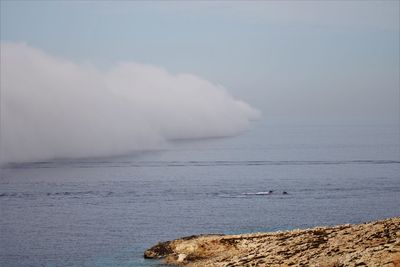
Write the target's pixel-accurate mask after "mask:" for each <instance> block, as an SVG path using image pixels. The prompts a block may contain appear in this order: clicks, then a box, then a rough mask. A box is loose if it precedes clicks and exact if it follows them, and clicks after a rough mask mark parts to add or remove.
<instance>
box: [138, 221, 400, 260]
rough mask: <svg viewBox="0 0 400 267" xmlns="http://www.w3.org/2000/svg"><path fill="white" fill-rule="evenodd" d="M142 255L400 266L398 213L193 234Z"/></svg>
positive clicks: (182, 258) (179, 258)
mask: <svg viewBox="0 0 400 267" xmlns="http://www.w3.org/2000/svg"><path fill="white" fill-rule="evenodd" d="M144 256H145V258H165V261H166V263H168V264H173V265H179V266H191V267H200V266H201V267H203V266H204V267H207V266H261V267H262V266H321V267H339V266H387V267H400V217H396V218H391V219H386V220H381V221H376V222H372V223H366V224H359V225H349V224H347V225H341V226H336V227H316V228H313V229H305V230H293V231H286V232H282V231H279V232H275V233H255V234H244V235H200V236H190V237H185V238H181V239H177V240H173V241H167V242H161V243H158V244H157V245H155V246H154V247H152V248H150V249H148V250H146V252H145V253H144Z"/></svg>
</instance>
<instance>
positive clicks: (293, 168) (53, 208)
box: [0, 122, 400, 267]
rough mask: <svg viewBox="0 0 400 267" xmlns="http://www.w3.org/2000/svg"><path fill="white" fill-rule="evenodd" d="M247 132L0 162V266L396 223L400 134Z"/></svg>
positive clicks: (115, 261) (110, 260) (97, 262)
mask: <svg viewBox="0 0 400 267" xmlns="http://www.w3.org/2000/svg"><path fill="white" fill-rule="evenodd" d="M252 128H253V129H252V130H250V131H249V132H246V133H244V134H243V135H241V136H238V137H231V138H218V139H207V140H196V141H189V140H188V141H176V142H174V143H172V144H170V145H168V146H166V147H164V148H163V149H160V150H158V151H149V152H142V153H132V154H131V155H127V156H121V157H112V158H95V159H80V160H56V161H49V162H36V163H24V164H9V165H6V166H3V167H2V169H1V179H0V204H1V218H0V226H1V236H0V245H1V247H0V266H18V267H22V266H155V265H157V264H158V262H155V261H150V260H144V259H143V258H142V254H143V251H144V250H145V249H146V248H148V247H150V246H152V245H154V244H155V243H157V242H158V241H161V240H169V239H173V238H178V237H181V236H186V235H192V234H199V233H242V232H253V231H272V230H278V229H293V228H305V227H310V226H315V225H334V224H342V223H359V222H365V221H369V220H375V219H381V218H386V217H392V216H399V215H400V145H399V142H400V133H399V127H398V126H396V125H375V126H374V125H369V126H365V125H364V126H316V125H308V126H304V125H297V126H294V125H269V124H265V123H262V122H258V123H254V124H253V125H252ZM269 190H274V192H273V193H272V194H268V195H262V194H261V195H260V194H257V192H267V191H269ZM282 191H287V192H288V194H287V195H282Z"/></svg>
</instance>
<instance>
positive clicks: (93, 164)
mask: <svg viewBox="0 0 400 267" xmlns="http://www.w3.org/2000/svg"><path fill="white" fill-rule="evenodd" d="M381 164H400V161H398V160H376V159H374V160H328V161H316V160H285V161H265V160H252V161H105V160H101V161H83V162H81V161H41V162H31V163H8V164H5V165H3V166H2V169H20V168H22V169H25V168H26V169H30V168H32V169H36V168H57V167H73V168H98V167H107V168H113V167H115V168H118V167H132V168H151V167H214V166H296V165H305V166H307V165H381Z"/></svg>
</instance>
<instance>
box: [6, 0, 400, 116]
mask: <svg viewBox="0 0 400 267" xmlns="http://www.w3.org/2000/svg"><path fill="white" fill-rule="evenodd" d="M399 3H400V2H399V1H383V2H382V1H376V2H375V1H329V2H326V1H310V2H307V1H293V2H292V1H283V2H279V1H276V2H274V1H266V2H228V1H221V2H217V3H213V2H202V1H201V2H185V3H183V2H161V1H153V2H135V1H70V2H67V1H65V2H63V1H1V40H2V41H12V42H25V43H27V44H28V45H30V46H33V47H36V48H39V49H42V50H44V51H46V52H48V53H50V54H53V55H56V56H60V57H64V58H67V59H69V60H73V61H76V62H91V63H94V64H96V65H98V66H99V67H101V68H108V67H110V66H111V65H112V64H115V62H118V61H135V62H141V63H150V64H153V65H156V66H161V67H163V68H165V69H167V70H168V71H170V72H172V73H180V72H185V73H193V74H196V75H199V76H201V77H203V78H205V79H208V80H210V81H212V82H214V83H218V84H222V85H223V86H225V87H226V88H228V90H229V91H231V92H232V93H233V94H234V95H236V96H238V97H240V98H242V99H244V100H246V101H248V102H249V103H250V104H252V105H253V106H255V107H257V108H259V109H260V110H261V111H262V112H263V117H264V118H266V119H270V120H280V119H283V120H290V121H296V122H304V121H305V122H314V121H332V122H339V123H340V122H347V121H357V122H398V121H399V115H398V112H399V101H400V98H399V83H400V82H399V74H398V73H399V69H400V67H399V64H400V63H399V61H400V55H399V24H400V22H399V13H400V4H399Z"/></svg>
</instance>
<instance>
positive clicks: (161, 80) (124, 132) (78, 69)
mask: <svg viewBox="0 0 400 267" xmlns="http://www.w3.org/2000/svg"><path fill="white" fill-rule="evenodd" d="M258 116H259V112H258V111H257V110H256V109H254V108H252V107H251V106H249V105H248V104H247V103H245V102H243V101H241V100H238V99H235V98H234V97H233V96H231V95H230V94H229V93H228V92H227V90H226V89H225V88H224V87H222V86H221V85H216V84H213V83H211V82H209V81H207V80H204V79H202V78H200V77H197V76H195V75H192V74H186V73H181V74H176V75H174V74H171V73H168V72H167V71H166V70H164V69H162V68H160V67H156V66H151V65H146V64H138V63H134V62H120V63H117V64H116V65H114V66H113V67H111V68H110V69H108V70H106V71H103V70H99V69H98V68H96V67H95V66H93V65H91V64H77V63H74V62H71V61H68V60H65V59H62V58H58V57H55V56H52V55H48V54H46V53H45V52H43V51H40V50H38V49H35V48H32V47H30V46H28V45H26V44H22V43H2V44H1V144H0V145H1V147H0V149H1V161H2V162H18V161H36V160H45V159H53V158H71V157H91V156H106V155H118V154H123V153H128V152H130V151H135V150H146V149H154V148H157V147H159V146H160V145H161V144H163V143H165V142H168V140H172V139H181V138H205V137H219V136H230V135H236V134H239V133H240V132H242V131H244V130H246V129H247V127H248V123H249V121H250V120H251V119H255V118H257V117H258Z"/></svg>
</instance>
